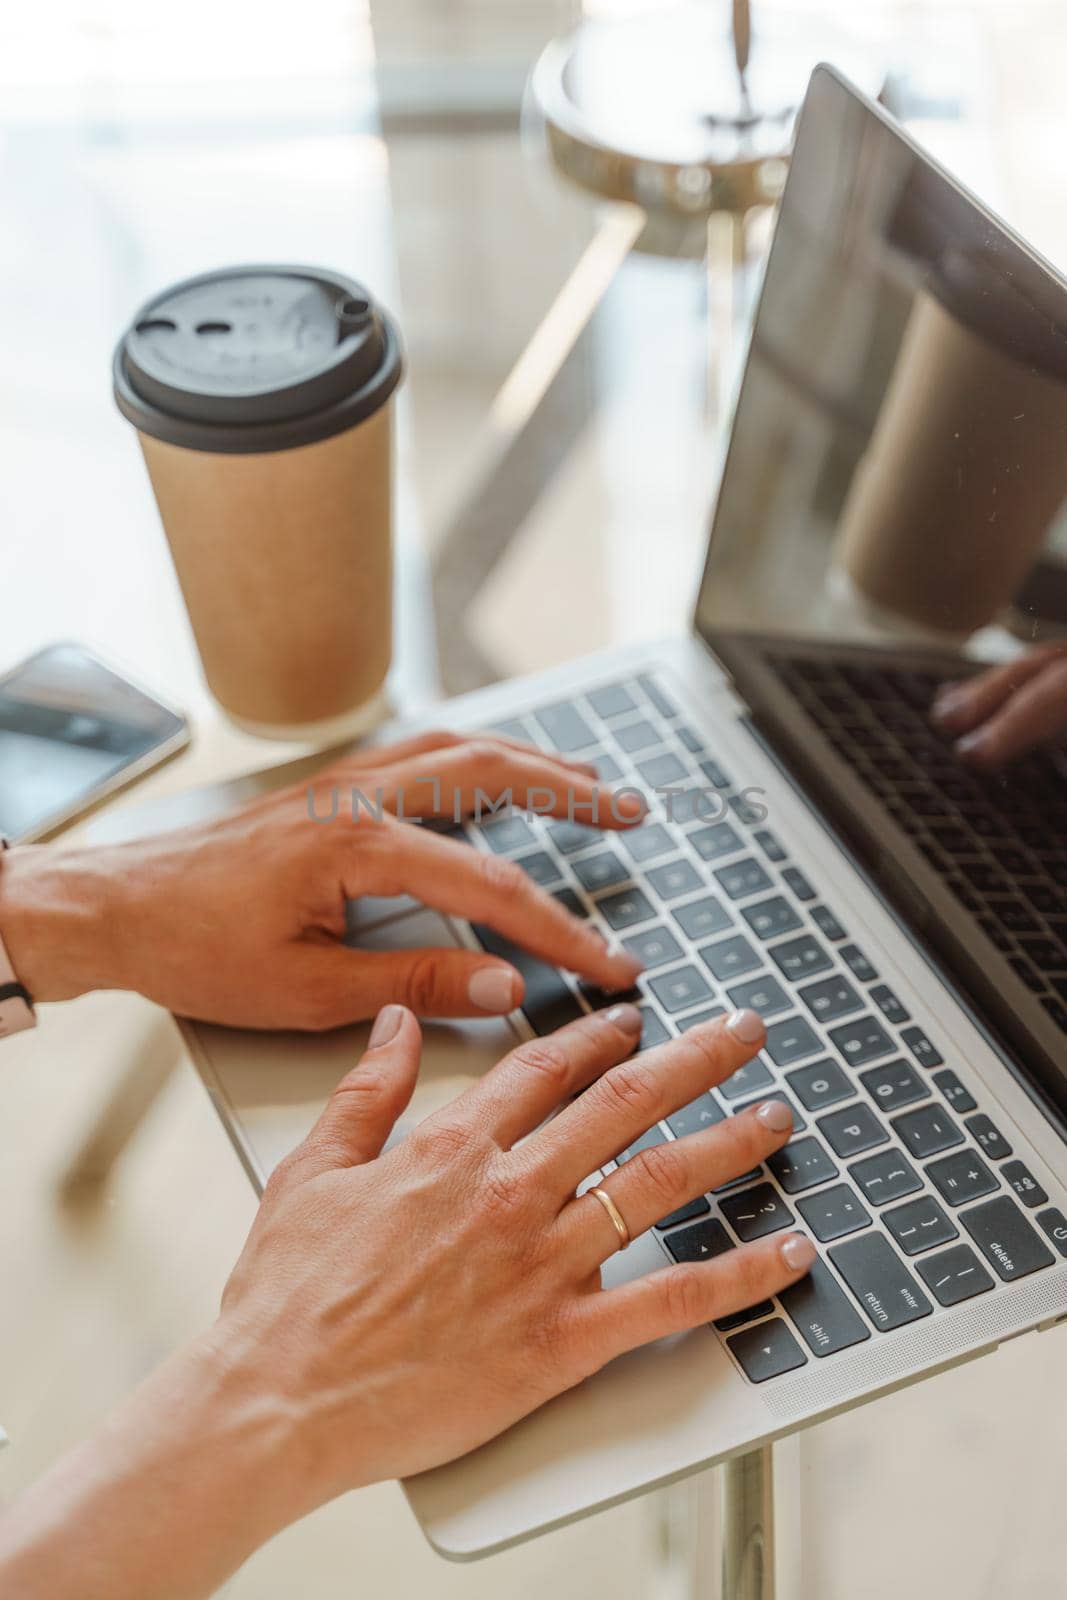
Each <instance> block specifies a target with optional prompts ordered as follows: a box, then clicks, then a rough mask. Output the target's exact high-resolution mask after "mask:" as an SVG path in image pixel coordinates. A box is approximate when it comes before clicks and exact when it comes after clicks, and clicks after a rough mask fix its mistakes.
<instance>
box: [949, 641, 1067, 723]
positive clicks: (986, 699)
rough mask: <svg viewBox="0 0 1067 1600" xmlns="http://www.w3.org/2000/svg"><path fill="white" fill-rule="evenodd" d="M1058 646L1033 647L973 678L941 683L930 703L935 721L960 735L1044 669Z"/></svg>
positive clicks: (989, 714) (996, 709) (989, 715)
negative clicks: (1013, 659)
mask: <svg viewBox="0 0 1067 1600" xmlns="http://www.w3.org/2000/svg"><path fill="white" fill-rule="evenodd" d="M1059 648H1060V647H1059V646H1050V647H1048V648H1047V649H1041V650H1034V651H1032V652H1031V653H1030V654H1029V655H1026V656H1020V657H1019V659H1018V660H1017V661H1005V662H1003V663H1002V664H1001V665H1000V666H996V667H990V668H989V669H988V670H987V671H986V672H979V673H976V675H975V676H974V677H973V678H965V679H964V680H962V681H961V682H957V683H946V684H942V686H941V688H940V689H939V690H938V692H937V694H936V695H935V697H934V703H933V705H932V706H931V707H930V716H931V719H932V721H934V722H935V723H937V725H938V727H941V728H944V730H945V732H946V733H954V734H957V735H958V734H963V733H968V732H969V731H970V730H971V729H972V728H977V727H978V726H979V725H980V724H981V723H983V722H986V721H988V719H989V718H990V717H991V716H992V715H993V714H994V712H996V711H999V709H1000V707H1001V706H1002V705H1004V703H1005V701H1007V700H1010V699H1011V697H1012V695H1013V694H1014V693H1015V692H1016V690H1017V689H1020V688H1022V686H1023V684H1025V683H1028V682H1029V681H1030V679H1031V678H1034V677H1037V675H1038V674H1039V673H1041V672H1043V671H1044V670H1045V667H1046V666H1047V665H1048V664H1049V660H1050V656H1051V652H1053V651H1057V652H1058V651H1059Z"/></svg>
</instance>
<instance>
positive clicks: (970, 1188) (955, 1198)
mask: <svg viewBox="0 0 1067 1600" xmlns="http://www.w3.org/2000/svg"><path fill="white" fill-rule="evenodd" d="M926 1173H927V1176H928V1178H929V1179H930V1182H931V1183H932V1184H933V1186H934V1188H935V1189H936V1190H937V1192H938V1194H939V1195H941V1197H942V1199H944V1200H947V1201H948V1203H949V1205H950V1206H966V1205H969V1204H970V1202H971V1201H972V1200H980V1199H981V1197H982V1195H984V1194H992V1193H993V1191H994V1189H999V1188H1000V1185H999V1183H998V1182H997V1180H996V1176H995V1174H994V1173H992V1172H990V1170H989V1168H988V1167H987V1166H986V1164H985V1162H984V1161H983V1160H982V1158H981V1156H978V1155H975V1153H974V1151H973V1150H956V1151H954V1152H953V1154H952V1155H950V1156H942V1157H941V1158H940V1160H938V1161H931V1163H930V1165H929V1166H928V1167H927V1169H926Z"/></svg>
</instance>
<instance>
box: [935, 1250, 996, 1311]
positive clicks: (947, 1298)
mask: <svg viewBox="0 0 1067 1600" xmlns="http://www.w3.org/2000/svg"><path fill="white" fill-rule="evenodd" d="M916 1271H917V1272H918V1274H919V1276H920V1278H921V1279H922V1281H923V1282H924V1283H925V1285H926V1287H927V1288H928V1289H929V1290H931V1291H932V1293H933V1294H934V1295H936V1297H937V1299H938V1301H939V1303H940V1304H941V1305H943V1306H958V1305H959V1304H960V1302H961V1301H963V1300H971V1299H973V1297H974V1296H975V1295H976V1294H985V1293H986V1292H987V1291H988V1290H990V1289H992V1288H993V1279H992V1278H991V1277H990V1276H989V1273H988V1272H987V1271H986V1269H985V1267H983V1265H982V1263H981V1262H980V1261H979V1259H978V1257H977V1256H976V1255H975V1253H974V1251H973V1250H972V1249H971V1247H970V1245H969V1244H954V1245H953V1246H952V1248H951V1249H949V1250H942V1251H941V1252H940V1254H939V1255H936V1256H927V1257H926V1259H925V1260H924V1261H920V1262H918V1263H917V1265H916Z"/></svg>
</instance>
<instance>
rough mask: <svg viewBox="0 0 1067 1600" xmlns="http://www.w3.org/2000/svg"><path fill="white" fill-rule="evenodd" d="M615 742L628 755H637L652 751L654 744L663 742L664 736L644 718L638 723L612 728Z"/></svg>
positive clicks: (626, 723) (623, 724) (625, 723)
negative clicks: (640, 752)
mask: <svg viewBox="0 0 1067 1600" xmlns="http://www.w3.org/2000/svg"><path fill="white" fill-rule="evenodd" d="M611 731H612V733H613V734H614V735H615V742H616V744H618V745H619V746H620V747H621V748H622V749H623V750H625V751H626V754H627V755H636V753H637V752H638V751H639V750H650V749H651V748H652V746H653V745H654V744H659V743H661V741H662V737H663V736H662V734H661V733H660V731H659V729H658V728H654V727H653V726H652V724H651V722H646V721H645V719H644V718H643V717H642V718H640V719H639V720H638V721H637V722H624V723H621V724H619V725H618V726H617V727H614V728H612V730H611Z"/></svg>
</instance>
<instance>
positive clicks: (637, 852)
mask: <svg viewBox="0 0 1067 1600" xmlns="http://www.w3.org/2000/svg"><path fill="white" fill-rule="evenodd" d="M620 837H621V839H622V842H623V844H624V845H625V847H626V849H627V851H628V852H629V854H630V856H631V857H632V858H633V860H634V861H655V860H656V858H657V856H665V855H666V854H667V853H668V851H671V850H673V849H674V848H675V845H674V840H673V839H672V838H671V836H670V834H669V833H668V832H667V830H666V828H665V827H664V826H663V825H662V823H659V822H644V823H642V824H641V826H640V827H639V828H628V829H627V830H626V832H625V833H623V834H621V835H620Z"/></svg>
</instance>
